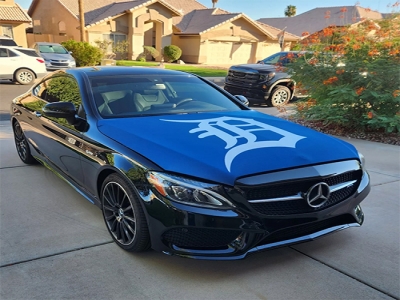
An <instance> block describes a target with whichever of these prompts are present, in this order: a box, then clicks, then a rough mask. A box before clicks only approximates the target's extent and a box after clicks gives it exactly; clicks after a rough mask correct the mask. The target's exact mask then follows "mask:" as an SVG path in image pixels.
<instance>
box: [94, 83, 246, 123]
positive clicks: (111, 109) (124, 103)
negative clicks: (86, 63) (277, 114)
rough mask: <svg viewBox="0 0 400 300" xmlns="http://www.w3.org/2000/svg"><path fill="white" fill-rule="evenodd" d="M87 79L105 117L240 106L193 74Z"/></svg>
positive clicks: (196, 111)
mask: <svg viewBox="0 0 400 300" xmlns="http://www.w3.org/2000/svg"><path fill="white" fill-rule="evenodd" d="M90 83H91V87H92V90H93V96H94V100H95V104H96V107H97V109H98V111H99V112H100V114H101V115H102V116H103V117H108V118H110V117H111V118H120V117H133V116H146V115H165V114H182V113H199V112H212V111H213V112H215V111H235V110H236V111H237V110H241V109H243V107H242V106H241V105H240V104H238V103H236V102H235V101H233V100H231V99H230V98H228V97H227V96H225V95H224V93H223V92H222V91H219V90H218V89H216V88H214V87H212V86H210V85H208V84H207V83H205V82H203V81H202V80H201V79H199V78H197V77H195V76H192V75H167V76H165V75H150V76H148V75H145V76H144V75H140V76H139V75H138V76H136V75H135V76H133V75H116V76H112V77H110V76H107V77H104V76H101V77H97V76H96V77H91V78H90Z"/></svg>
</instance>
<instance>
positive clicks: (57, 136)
mask: <svg viewBox="0 0 400 300" xmlns="http://www.w3.org/2000/svg"><path fill="white" fill-rule="evenodd" d="M51 102H73V103H74V104H75V106H76V108H77V110H78V108H79V107H81V106H82V98H81V94H80V90H79V85H78V83H77V82H76V80H75V79H74V77H72V76H69V75H67V74H64V75H54V76H52V77H50V78H48V79H46V80H44V81H43V82H41V83H40V84H39V85H37V86H35V87H34V88H33V89H32V96H31V97H27V98H26V99H22V100H21V101H20V103H21V104H22V105H23V106H24V107H25V108H26V109H27V110H28V111H29V113H30V116H29V118H30V121H28V123H30V124H33V126H31V128H30V130H27V129H24V130H25V134H26V136H27V138H28V139H29V141H30V142H31V144H32V145H34V147H35V148H36V149H37V151H38V153H40V155H41V158H42V159H43V163H44V164H47V167H49V168H51V169H52V170H53V171H55V172H57V173H60V174H61V175H62V176H63V177H66V178H67V179H68V180H70V181H71V180H72V182H73V183H75V184H78V185H79V186H82V185H83V174H82V166H81V160H80V155H81V152H82V151H83V150H82V148H81V139H80V138H79V135H80V132H79V130H78V129H76V128H75V126H74V125H70V124H68V122H67V121H66V120H65V119H61V118H51V117H46V116H45V115H43V114H42V109H43V107H44V106H45V105H46V104H47V103H51ZM81 114H82V115H84V113H82V112H81Z"/></svg>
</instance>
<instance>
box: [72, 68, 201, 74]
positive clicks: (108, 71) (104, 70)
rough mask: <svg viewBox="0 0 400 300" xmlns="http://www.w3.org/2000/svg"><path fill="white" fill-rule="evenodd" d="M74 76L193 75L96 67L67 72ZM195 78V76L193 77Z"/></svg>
mask: <svg viewBox="0 0 400 300" xmlns="http://www.w3.org/2000/svg"><path fill="white" fill-rule="evenodd" d="M65 72H66V73H69V74H72V75H78V76H79V75H82V74H86V75H87V76H88V77H95V76H115V75H175V76H176V75H192V74H189V73H186V72H181V71H175V70H166V69H160V68H148V67H123V66H95V67H82V68H72V69H68V70H66V71H65ZM193 76H195V75H193Z"/></svg>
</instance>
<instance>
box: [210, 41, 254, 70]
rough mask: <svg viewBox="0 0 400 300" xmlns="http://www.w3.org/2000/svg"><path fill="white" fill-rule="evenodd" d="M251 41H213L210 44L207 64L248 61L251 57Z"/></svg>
mask: <svg viewBox="0 0 400 300" xmlns="http://www.w3.org/2000/svg"><path fill="white" fill-rule="evenodd" d="M251 50H252V44H251V43H237V42H217V41H215V42H212V41H210V42H209V44H208V55H207V64H221V65H222V64H241V63H248V62H249V60H250V57H251Z"/></svg>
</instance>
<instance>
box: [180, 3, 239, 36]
mask: <svg viewBox="0 0 400 300" xmlns="http://www.w3.org/2000/svg"><path fill="white" fill-rule="evenodd" d="M213 12H214V9H202V10H194V11H192V12H191V13H188V14H186V15H185V16H184V17H183V19H182V22H181V23H180V24H178V27H179V29H180V30H181V31H182V33H186V34H193V33H194V34H198V33H201V32H204V31H206V30H208V29H210V28H212V27H215V26H217V25H220V24H222V23H224V22H227V21H229V20H231V19H233V18H235V17H237V16H238V15H240V14H216V15H214V14H213Z"/></svg>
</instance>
